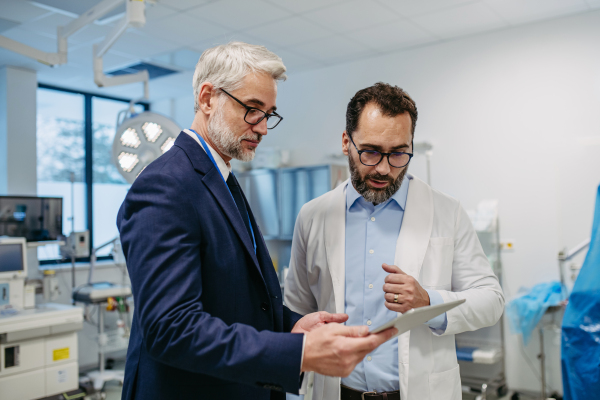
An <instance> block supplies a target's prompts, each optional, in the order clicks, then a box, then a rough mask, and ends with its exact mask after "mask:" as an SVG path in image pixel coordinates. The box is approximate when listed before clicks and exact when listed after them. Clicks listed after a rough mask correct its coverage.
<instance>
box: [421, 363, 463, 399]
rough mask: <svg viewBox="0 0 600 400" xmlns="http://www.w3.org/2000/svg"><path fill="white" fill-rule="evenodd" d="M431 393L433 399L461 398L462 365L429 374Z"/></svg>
mask: <svg viewBox="0 0 600 400" xmlns="http://www.w3.org/2000/svg"><path fill="white" fill-rule="evenodd" d="M429 394H430V396H429V398H430V399H432V400H461V397H462V390H461V383H460V367H459V366H458V365H457V366H456V367H454V368H452V369H450V370H448V371H443V372H435V373H432V374H431V375H429Z"/></svg>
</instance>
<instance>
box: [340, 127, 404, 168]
mask: <svg viewBox="0 0 600 400" xmlns="http://www.w3.org/2000/svg"><path fill="white" fill-rule="evenodd" d="M348 137H349V138H350V141H351V142H352V144H353V145H354V148H355V149H356V151H357V153H358V159H359V160H360V162H361V163H362V164H363V165H366V166H367V167H373V166H375V165H377V164H379V163H380V162H381V160H383V157H384V156H387V159H388V163H389V164H390V166H392V167H394V168H402V167H405V166H407V165H408V163H409V162H410V159H411V158H412V156H413V154H412V153H404V152H394V153H382V152H380V151H377V150H359V149H358V147H356V143H354V140H353V139H352V136H350V135H348Z"/></svg>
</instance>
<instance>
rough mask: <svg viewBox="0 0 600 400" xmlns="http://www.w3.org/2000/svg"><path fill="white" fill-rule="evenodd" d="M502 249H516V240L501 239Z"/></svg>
mask: <svg viewBox="0 0 600 400" xmlns="http://www.w3.org/2000/svg"><path fill="white" fill-rule="evenodd" d="M500 249H502V251H508V252H512V251H515V240H514V239H502V240H500Z"/></svg>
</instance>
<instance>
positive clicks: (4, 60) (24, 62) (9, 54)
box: [0, 47, 50, 71]
mask: <svg viewBox="0 0 600 400" xmlns="http://www.w3.org/2000/svg"><path fill="white" fill-rule="evenodd" d="M5 65H11V66H13V67H20V68H28V69H33V70H35V71H39V70H41V69H44V68H45V69H50V67H48V66H46V65H43V64H41V63H39V62H37V61H34V60H32V59H31V58H29V57H25V56H22V55H20V54H17V53H15V52H13V51H10V50H6V49H3V48H1V47H0V67H3V66H5Z"/></svg>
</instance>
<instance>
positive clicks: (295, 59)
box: [272, 49, 324, 74]
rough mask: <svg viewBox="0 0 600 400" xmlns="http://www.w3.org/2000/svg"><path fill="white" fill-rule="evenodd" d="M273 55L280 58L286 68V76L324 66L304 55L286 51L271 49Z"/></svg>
mask: <svg viewBox="0 0 600 400" xmlns="http://www.w3.org/2000/svg"><path fill="white" fill-rule="evenodd" d="M272 50H273V53H275V54H277V55H278V56H279V57H281V60H282V61H283V64H284V65H285V67H286V68H287V74H294V73H296V72H300V71H304V70H307V69H311V68H318V67H322V66H323V65H324V64H323V63H322V62H320V61H317V60H315V59H312V58H310V57H307V56H305V55H300V54H296V53H294V52H292V51H289V50H287V49H272Z"/></svg>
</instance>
